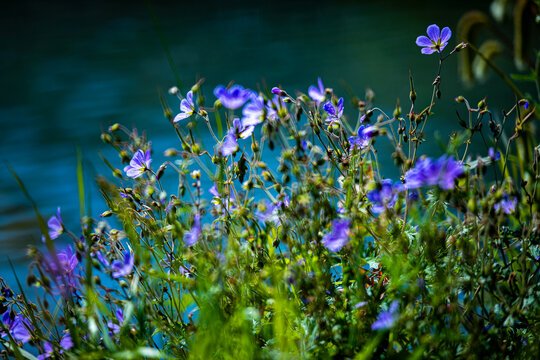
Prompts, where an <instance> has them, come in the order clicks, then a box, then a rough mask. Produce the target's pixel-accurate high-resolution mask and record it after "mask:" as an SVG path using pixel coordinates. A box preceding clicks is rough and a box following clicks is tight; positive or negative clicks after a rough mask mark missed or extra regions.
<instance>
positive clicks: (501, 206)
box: [493, 194, 517, 215]
mask: <svg viewBox="0 0 540 360" xmlns="http://www.w3.org/2000/svg"><path fill="white" fill-rule="evenodd" d="M516 204H517V199H516V198H512V199H510V197H509V196H508V194H504V196H503V197H502V199H501V201H499V202H498V203H496V204H495V205H493V208H494V209H495V211H502V212H504V213H505V214H508V215H510V214H511V213H513V212H514V211H516Z"/></svg>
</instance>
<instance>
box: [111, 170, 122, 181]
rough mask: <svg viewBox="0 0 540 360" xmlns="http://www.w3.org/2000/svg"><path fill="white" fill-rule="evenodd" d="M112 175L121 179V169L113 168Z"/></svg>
mask: <svg viewBox="0 0 540 360" xmlns="http://www.w3.org/2000/svg"><path fill="white" fill-rule="evenodd" d="M113 176H114V177H116V178H119V179H122V177H123V176H122V171H120V169H114V170H113Z"/></svg>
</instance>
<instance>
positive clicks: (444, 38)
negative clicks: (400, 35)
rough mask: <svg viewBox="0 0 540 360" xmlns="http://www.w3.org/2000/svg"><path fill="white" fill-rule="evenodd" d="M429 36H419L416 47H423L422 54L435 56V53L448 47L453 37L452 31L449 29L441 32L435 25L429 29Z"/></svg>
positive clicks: (446, 28)
mask: <svg viewBox="0 0 540 360" xmlns="http://www.w3.org/2000/svg"><path fill="white" fill-rule="evenodd" d="M427 34H428V36H429V37H428V36H423V35H422V36H419V37H417V38H416V45H418V46H420V47H422V54H426V55H429V54H433V53H434V52H435V51H437V52H439V53H440V52H441V51H442V50H443V49H444V48H445V47H446V45H447V44H448V40H450V37H451V36H452V31H450V29H449V28H448V27H445V28H444V29H442V31H440V30H439V27H438V26H437V25H435V24H433V25H429V26H428V28H427Z"/></svg>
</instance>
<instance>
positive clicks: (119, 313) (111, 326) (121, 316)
mask: <svg viewBox="0 0 540 360" xmlns="http://www.w3.org/2000/svg"><path fill="white" fill-rule="evenodd" d="M115 315H116V320H118V324H116V323H114V322H112V321H110V320H109V321H107V327H108V328H109V330H111V331H110V333H109V336H112V335H116V334H118V333H119V332H120V329H121V328H122V324H123V323H124V313H123V312H122V309H116V312H115Z"/></svg>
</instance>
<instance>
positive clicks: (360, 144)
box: [349, 125, 377, 151]
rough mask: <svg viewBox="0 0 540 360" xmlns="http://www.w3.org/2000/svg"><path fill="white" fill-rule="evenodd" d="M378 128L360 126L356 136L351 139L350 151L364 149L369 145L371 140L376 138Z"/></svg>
mask: <svg viewBox="0 0 540 360" xmlns="http://www.w3.org/2000/svg"><path fill="white" fill-rule="evenodd" d="M376 133H377V128H376V127H375V126H365V125H360V127H359V128H358V131H357V132H356V135H355V136H351V137H349V144H351V147H350V150H351V151H352V150H353V149H355V148H357V149H364V148H366V147H367V146H368V145H369V140H370V139H371V138H372V137H374V136H375V134H376Z"/></svg>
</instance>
